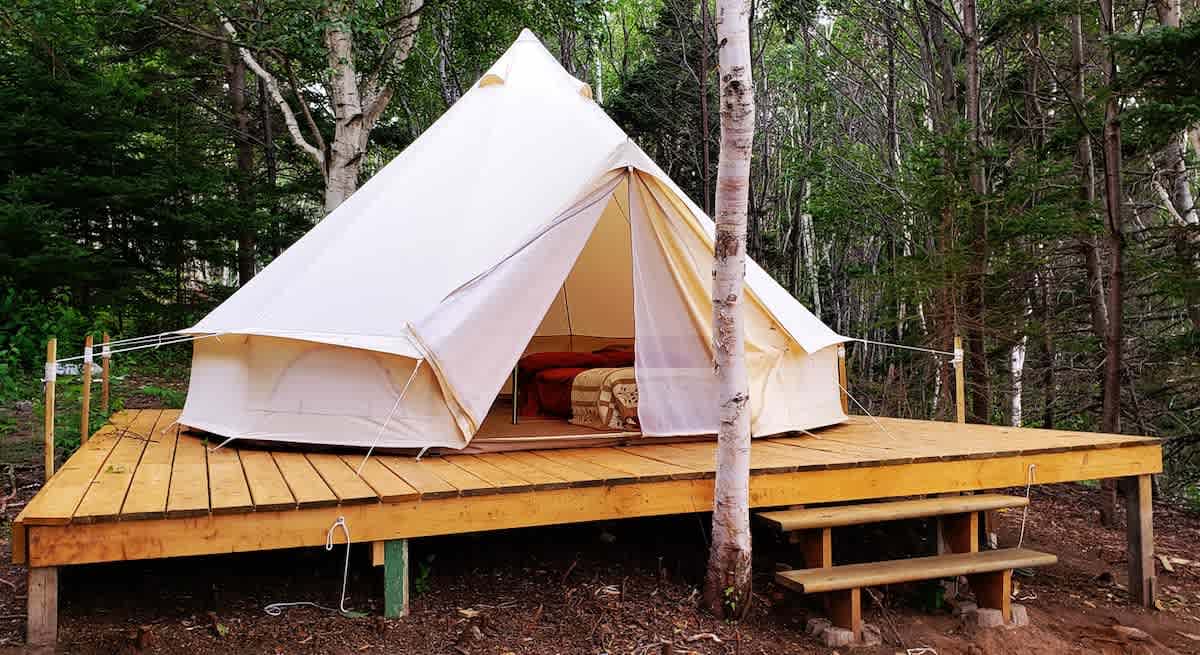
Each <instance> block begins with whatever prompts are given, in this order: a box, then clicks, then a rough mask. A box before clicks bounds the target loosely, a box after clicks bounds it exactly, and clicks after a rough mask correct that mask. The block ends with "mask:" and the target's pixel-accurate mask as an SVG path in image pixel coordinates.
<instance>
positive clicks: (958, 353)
mask: <svg viewBox="0 0 1200 655" xmlns="http://www.w3.org/2000/svg"><path fill="white" fill-rule="evenodd" d="M963 360H964V357H963V343H962V337H960V336H955V337H954V420H956V421H958V422H959V423H966V422H967V384H966V378H965V377H964V374H963Z"/></svg>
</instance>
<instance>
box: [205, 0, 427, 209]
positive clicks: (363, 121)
mask: <svg viewBox="0 0 1200 655" xmlns="http://www.w3.org/2000/svg"><path fill="white" fill-rule="evenodd" d="M423 6H424V0H403V1H402V2H400V3H398V10H397V12H396V13H395V14H394V15H393V16H391V17H389V18H387V19H386V20H384V21H382V23H381V24H380V25H379V26H378V28H379V29H380V30H383V31H385V32H386V33H387V35H388V37H387V39H386V40H385V41H384V45H383V47H382V50H381V51H380V52H379V54H378V56H377V57H376V58H375V60H376V61H375V64H374V65H373V66H372V67H371V68H370V70H369V71H367V72H365V73H364V72H362V71H360V70H359V69H358V67H357V63H356V61H357V58H361V54H362V53H360V52H358V51H357V48H358V46H357V45H356V43H355V27H354V25H355V21H356V20H357V17H356V15H355V7H354V6H353V3H350V2H347V1H346V0H326V1H325V2H323V3H322V4H321V10H320V15H319V16H314V17H313V19H314V20H318V21H320V22H321V24H323V25H324V30H323V41H324V43H323V47H324V55H325V59H326V62H325V63H326V66H325V69H324V73H323V78H322V79H320V80H316V81H313V82H312V84H313V85H318V84H319V85H320V86H322V87H323V88H324V89H325V90H326V92H327V94H328V103H329V107H328V109H329V113H330V114H331V115H332V117H333V138H332V140H331V141H329V142H326V141H325V138H324V136H322V134H321V129H320V128H319V126H318V125H317V122H316V120H315V119H314V118H313V115H312V111H311V110H310V108H309V107H308V105H307V104H306V103H305V101H304V99H303V96H302V95H301V92H302V90H303V89H302V88H301V87H302V86H303V85H301V84H300V83H299V82H297V80H295V79H294V78H293V77H292V75H291V71H290V68H289V67H288V66H287V62H277V63H278V64H280V65H281V66H282V67H283V68H284V69H285V70H287V73H288V77H287V78H285V79H288V81H289V82H290V83H291V86H292V87H293V88H292V91H293V93H294V95H295V96H296V98H297V102H296V104H297V105H298V106H299V115H300V117H302V118H303V120H304V122H305V127H306V128H307V131H308V134H307V135H306V134H305V128H303V127H301V125H300V119H299V118H297V112H296V110H295V109H293V108H292V105H291V103H290V102H289V100H288V98H287V97H286V96H285V95H284V91H283V87H282V86H281V84H280V82H279V78H278V77H277V75H276V73H274V72H272V71H271V70H268V68H267V67H268V65H270V64H271V62H269V61H268V60H267V58H265V57H261V53H260V55H259V56H256V55H255V53H254V52H252V51H251V48H250V47H247V45H246V43H245V42H244V41H242V40H241V38H242V35H240V34H239V32H238V29H237V27H236V26H235V25H234V21H233V20H232V19H231V18H230V17H229V15H228V14H226V13H222V12H219V13H218V18H219V20H220V23H221V28H222V29H223V30H224V31H225V33H226V34H227V35H228V37H229V39H230V40H231V41H233V42H234V43H236V44H237V48H238V54H239V55H240V56H241V58H242V60H243V61H245V63H246V66H247V67H248V68H249V69H250V70H251V71H253V72H254V74H255V75H256V76H258V77H259V78H260V79H262V80H263V81H264V82H265V83H266V86H267V89H268V90H269V92H270V94H271V98H272V100H274V102H275V104H276V105H277V106H278V107H279V111H280V112H281V113H282V114H283V120H284V124H285V125H286V126H287V131H288V135H289V136H290V137H291V139H292V141H293V142H294V143H295V144H296V146H298V147H299V148H300V149H301V150H303V151H304V152H305V153H307V154H308V156H309V157H310V158H311V159H312V161H313V163H314V164H315V165H316V167H317V169H318V170H319V171H320V172H321V177H322V179H323V180H324V183H325V213H326V214H328V213H329V212H331V211H333V210H334V209H336V208H337V206H338V205H340V204H342V202H344V201H345V200H346V198H349V197H350V194H352V193H354V192H355V191H356V190H357V189H358V176H359V173H360V172H361V169H362V162H363V158H364V156H365V155H366V152H367V139H368V138H369V137H370V135H371V130H372V129H374V128H375V125H376V124H377V123H378V122H379V118H380V117H381V116H382V115H383V112H384V110H386V109H387V107H388V104H389V103H390V102H391V100H392V94H393V89H392V87H391V85H389V84H388V83H387V81H386V77H387V74H388V73H389V71H391V70H394V69H395V68H396V67H397V66H399V65H401V64H403V63H404V61H405V60H406V59H408V55H409V53H410V52H412V49H413V45H414V44H415V43H416V37H417V30H418V28H419V27H420V19H421V9H422V8H423Z"/></svg>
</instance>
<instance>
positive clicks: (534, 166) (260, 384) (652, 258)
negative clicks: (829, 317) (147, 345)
mask: <svg viewBox="0 0 1200 655" xmlns="http://www.w3.org/2000/svg"><path fill="white" fill-rule="evenodd" d="M712 251H713V223H712V221H711V220H710V219H709V218H708V217H707V216H705V215H704V214H703V212H702V211H701V210H700V209H698V208H697V207H696V206H695V205H694V204H693V203H692V202H690V201H689V200H688V199H687V198H686V196H685V195H684V194H683V193H682V192H681V191H680V190H679V188H678V187H676V186H675V184H674V183H672V182H671V180H670V179H668V178H667V176H666V174H665V173H663V171H662V170H660V169H659V168H658V167H657V166H656V165H655V164H654V163H653V162H652V161H650V159H649V158H648V157H647V156H646V155H645V153H643V152H642V151H641V150H640V149H639V148H638V147H637V146H636V145H635V144H634V143H632V142H631V141H630V140H629V139H628V137H627V136H626V135H625V134H624V132H623V131H622V130H621V129H620V128H619V127H618V126H617V125H616V124H615V123H614V122H613V121H612V120H611V119H610V118H609V117H608V116H607V115H606V114H605V113H604V111H603V110H602V109H601V108H600V107H599V106H597V105H596V103H594V102H593V101H592V99H591V93H590V89H588V87H587V85H586V84H583V83H582V82H580V81H578V80H576V79H575V78H573V77H571V76H570V75H569V74H568V73H567V72H566V71H565V70H564V69H563V68H562V67H561V66H560V65H559V63H558V62H557V61H556V60H555V58H554V57H553V56H552V55H551V54H550V53H549V52H547V51H546V49H545V48H544V47H543V46H542V44H541V43H540V42H539V41H538V40H537V38H536V37H534V36H533V34H532V33H530V32H529V31H528V30H526V31H524V32H522V34H521V36H520V37H519V38H518V39H517V41H516V42H515V43H514V44H513V45H512V46H511V47H510V48H509V49H508V51H507V52H506V53H505V54H504V55H503V56H502V57H501V58H500V59H499V60H498V61H497V62H496V63H495V64H494V65H493V66H492V67H491V69H489V71H488V73H487V74H486V75H485V76H484V77H483V78H482V79H481V81H480V82H479V83H478V84H476V85H475V87H474V88H472V89H471V90H470V91H469V92H468V93H466V94H465V95H463V97H462V98H461V99H460V100H459V101H458V102H457V103H455V104H454V106H453V107H451V108H450V109H449V111H447V112H446V114H445V115H443V116H442V117H441V118H440V119H439V120H438V121H437V122H436V123H434V125H433V126H432V127H430V128H429V129H428V130H427V131H426V132H425V133H424V134H422V135H421V136H420V137H419V138H418V139H417V140H416V141H415V142H414V143H413V144H412V145H410V146H409V147H408V148H407V149H406V150H405V151H404V152H403V153H401V154H400V156H398V157H397V158H396V159H395V160H394V161H392V162H391V163H389V164H388V165H387V166H385V167H384V168H383V169H382V170H381V171H379V172H378V173H377V174H376V175H375V176H374V177H373V178H372V179H371V180H370V181H368V182H367V183H366V184H365V185H363V187H362V188H361V189H360V190H359V191H358V192H356V193H355V194H354V195H353V196H351V197H350V198H349V199H348V200H347V201H346V202H345V203H343V204H342V205H341V206H340V207H338V208H337V209H336V210H335V211H333V212H332V213H331V214H329V216H327V217H326V218H325V219H324V220H323V221H321V223H319V224H318V225H317V226H316V227H314V228H313V229H312V230H311V231H310V232H309V233H308V234H306V235H305V236H304V237H303V238H301V239H300V240H299V241H297V242H296V243H295V244H294V245H293V246H292V247H291V248H289V249H288V250H287V251H286V252H284V253H283V254H282V255H280V256H279V257H278V258H277V259H276V260H275V261H273V262H272V263H271V264H270V265H269V266H267V267H266V268H265V269H264V270H263V271H262V272H261V273H259V274H258V275H257V276H256V277H254V279H253V280H251V281H250V282H249V283H248V284H247V285H245V286H244V287H243V288H241V289H240V290H238V291H237V292H236V293H235V294H233V295H232V296H231V297H230V298H229V299H228V300H226V301H225V302H224V303H222V304H221V305H220V306H219V307H217V308H216V309H215V310H213V311H212V313H210V314H209V315H208V316H206V317H205V318H204V319H203V320H201V321H200V322H199V323H197V324H196V325H195V326H193V327H192V328H190V329H189V330H186V331H185V332H187V333H189V334H193V335H213V336H212V337H210V338H203V339H198V340H197V341H195V342H194V345H193V348H194V354H193V362H192V373H191V386H190V388H189V391H188V397H187V402H186V405H185V407H184V410H183V413H182V415H181V417H180V419H179V422H180V423H181V424H183V425H185V426H188V427H192V428H196V429H200V430H206V431H209V432H212V433H215V434H217V435H223V436H225V437H230V438H244V439H255V440H266V441H286V442H294V443H299V444H328V445H344V446H364V447H365V446H373V445H374V446H378V447H380V448H425V447H435V448H452V449H460V448H464V447H466V446H467V445H468V444H469V443H470V442H471V439H472V437H473V436H475V434H476V432H477V431H478V430H479V428H480V425H481V424H482V423H483V421H484V419H485V417H486V416H487V414H488V412H489V409H491V408H492V406H493V404H494V403H495V401H496V399H497V396H498V394H499V393H500V392H501V390H502V389H503V388H504V385H505V384H506V382H507V380H508V379H509V375H510V373H511V372H512V370H513V367H514V365H515V364H516V362H517V360H518V358H520V357H521V356H522V354H523V353H526V352H534V351H541V350H551V349H557V350H576V351H580V352H590V350H591V349H592V348H595V347H597V346H599V345H604V344H606V343H615V342H625V343H629V342H632V343H633V344H634V353H635V355H634V357H635V363H634V364H635V365H634V370H635V374H636V381H637V390H638V395H639V405H638V410H637V412H638V418H639V420H640V424H641V431H642V434H643V435H644V436H646V437H656V436H679V435H703V434H712V433H715V432H716V429H717V407H716V397H717V396H716V392H715V374H714V372H713V369H712V355H711V348H712V345H711V343H712V339H711V322H712V321H711V312H712V304H711V300H710V293H711V279H712V278H711V276H712V263H713V254H712ZM746 287H747V294H746V303H745V307H746V328H747V359H748V367H749V372H750V373H749V375H750V380H749V382H750V390H751V399H750V402H751V414H752V431H753V433H754V435H755V436H764V435H770V434H776V433H780V432H786V431H792V430H803V429H809V428H814V427H818V426H823V425H829V424H832V423H836V422H839V421H842V420H844V419H845V415H844V414H843V412H842V408H841V404H840V399H839V391H838V386H837V377H836V355H835V346H836V344H838V343H840V342H842V341H845V339H844V338H843V337H840V336H838V335H837V334H835V333H834V332H833V331H831V330H830V329H829V328H828V327H826V326H825V325H824V324H823V323H821V321H820V320H818V319H817V318H816V317H814V316H813V315H812V314H811V313H810V312H808V310H806V309H805V308H804V307H802V306H801V305H800V303H798V302H797V301H796V300H795V299H794V298H792V297H791V295H790V294H788V293H787V291H785V290H784V289H783V288H782V287H780V286H779V285H778V284H777V283H776V282H775V281H774V280H772V279H771V277H770V276H769V275H768V274H767V273H766V272H765V271H763V270H762V269H761V268H760V267H758V266H757V265H756V264H754V263H753V262H749V263H748V265H747V271H746Z"/></svg>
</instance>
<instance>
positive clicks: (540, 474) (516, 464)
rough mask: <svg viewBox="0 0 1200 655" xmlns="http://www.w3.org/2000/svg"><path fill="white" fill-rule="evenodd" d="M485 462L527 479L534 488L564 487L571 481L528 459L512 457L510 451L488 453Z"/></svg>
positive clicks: (569, 484)
mask: <svg viewBox="0 0 1200 655" xmlns="http://www.w3.org/2000/svg"><path fill="white" fill-rule="evenodd" d="M486 459H487V462H488V463H489V464H492V465H494V466H497V467H499V468H501V469H504V470H505V471H508V472H509V473H512V474H513V475H515V476H517V477H520V478H522V479H524V480H528V481H529V483H530V484H531V485H533V488H534V489H565V488H567V487H569V486H571V483H570V482H568V481H566V480H564V479H563V478H560V477H559V476H557V475H555V474H554V473H552V472H550V471H548V470H546V469H544V468H542V467H539V466H537V465H535V464H533V463H530V462H529V461H528V460H524V459H519V458H515V457H512V456H511V454H510V453H490V454H488V455H486Z"/></svg>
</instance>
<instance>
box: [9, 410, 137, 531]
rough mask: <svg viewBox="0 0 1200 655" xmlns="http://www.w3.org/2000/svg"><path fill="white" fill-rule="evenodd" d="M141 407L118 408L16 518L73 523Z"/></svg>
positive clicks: (32, 521)
mask: <svg viewBox="0 0 1200 655" xmlns="http://www.w3.org/2000/svg"><path fill="white" fill-rule="evenodd" d="M140 413H141V410H126V411H121V412H117V413H116V414H113V415H112V418H111V419H110V420H109V422H108V423H106V424H105V425H104V426H102V427H101V428H100V429H99V430H98V431H97V432H96V433H95V434H93V435H92V438H91V439H88V442H87V443H86V444H84V445H82V446H80V447H79V450H77V451H75V454H74V455H71V457H70V458H69V459H68V460H67V461H66V462H65V463H63V465H62V467H61V468H60V469H59V470H58V471H57V472H55V474H54V477H52V478H50V481H49V482H47V483H46V484H45V486H43V487H42V490H41V491H39V492H38V493H37V495H36V496H34V497H33V500H31V501H30V502H29V505H27V506H26V507H25V509H24V510H22V511H21V514H20V516H18V517H17V518H18V519H19V520H20V521H22V522H23V523H27V524H30V525H62V524H65V523H70V521H71V517H72V516H74V515H75V509H76V508H78V507H79V503H80V501H82V500H83V497H84V494H86V493H87V490H88V487H89V486H91V484H92V480H94V479H95V477H96V474H97V473H98V472H99V471H100V469H101V467H102V466H103V465H104V462H105V460H107V459H108V456H109V454H110V453H111V452H112V450H113V448H114V447H115V446H116V445H117V443H118V442H119V441H120V440H121V433H122V432H124V430H125V429H126V428H127V427H128V426H129V424H130V423H132V422H133V421H134V420H135V419H136V418H137V417H138V416H139V415H140Z"/></svg>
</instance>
